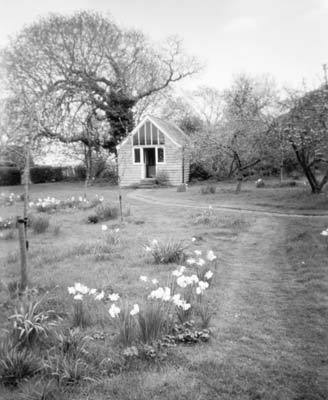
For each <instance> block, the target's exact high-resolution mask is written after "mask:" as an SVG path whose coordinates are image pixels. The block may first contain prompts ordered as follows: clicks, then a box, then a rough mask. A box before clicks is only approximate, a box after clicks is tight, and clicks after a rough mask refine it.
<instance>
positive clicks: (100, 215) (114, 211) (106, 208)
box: [88, 204, 119, 224]
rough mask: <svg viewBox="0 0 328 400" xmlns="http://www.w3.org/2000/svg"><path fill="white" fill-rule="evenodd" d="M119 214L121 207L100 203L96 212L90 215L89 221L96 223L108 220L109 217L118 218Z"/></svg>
mask: <svg viewBox="0 0 328 400" xmlns="http://www.w3.org/2000/svg"><path fill="white" fill-rule="evenodd" d="M118 216H119V209H118V207H117V206H113V205H111V204H100V205H99V206H97V207H96V209H95V212H94V213H93V214H91V215H89V216H88V222H89V223H92V224H96V223H98V222H100V221H108V220H109V219H116V218H118Z"/></svg>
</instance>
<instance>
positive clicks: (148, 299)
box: [68, 225, 216, 347]
mask: <svg viewBox="0 0 328 400" xmlns="http://www.w3.org/2000/svg"><path fill="white" fill-rule="evenodd" d="M102 230H103V231H104V232H105V233H106V232H107V231H108V227H107V226H106V228H105V225H103V226H102ZM194 254H195V257H190V258H188V259H187V260H186V263H187V264H188V267H186V266H183V265H180V266H178V267H177V268H176V269H175V270H174V271H173V272H172V273H171V276H170V279H169V283H168V284H167V285H164V286H162V285H160V282H159V280H158V279H157V278H150V277H148V276H145V275H141V276H140V278H139V280H140V282H142V283H143V284H146V290H147V289H148V290H149V292H148V293H147V292H146V294H145V296H144V298H143V300H142V301H141V303H140V304H138V303H134V304H130V303H128V302H127V301H123V300H122V299H121V297H120V295H119V294H118V293H105V291H104V290H97V289H90V288H88V287H87V286H85V285H83V284H82V283H79V282H78V283H75V284H74V286H71V287H68V292H69V294H70V295H72V297H73V300H74V304H75V312H76V313H80V314H83V312H84V310H83V303H84V302H86V303H88V301H89V300H90V299H92V300H95V301H102V302H103V303H105V304H108V303H110V305H109V306H108V314H109V316H110V318H111V319H112V321H113V323H114V325H115V326H116V328H117V330H118V338H119V342H120V343H121V344H122V345H124V346H125V347H126V346H131V345H132V344H133V343H138V342H141V343H144V344H147V343H148V344H149V343H153V342H154V341H156V340H160V339H161V338H162V337H164V336H165V335H168V334H170V333H171V332H173V331H174V329H176V330H177V329H178V330H180V331H181V329H182V328H181V326H182V325H181V324H185V323H187V322H188V321H190V320H191V323H193V321H192V316H193V315H194V316H195V315H196V311H197V310H199V309H204V307H199V305H200V304H202V301H203V298H204V296H205V293H206V291H207V289H208V288H209V287H210V284H211V281H212V278H213V271H212V270H211V267H212V266H213V262H214V261H215V260H216V255H215V254H214V253H213V251H212V250H209V251H207V252H206V253H204V258H202V257H201V256H202V255H203V254H202V252H201V251H200V250H195V252H194ZM205 265H206V272H205V273H204V275H203V276H202V278H200V277H199V276H198V274H197V267H202V268H204V266H205ZM149 285H151V286H152V287H150V288H149ZM206 309H207V308H206ZM82 317H83V315H82ZM82 317H81V315H80V318H77V320H82V319H83V318H82ZM175 324H180V325H178V326H179V328H177V327H176V325H175ZM81 325H83V324H81ZM180 334H181V332H180Z"/></svg>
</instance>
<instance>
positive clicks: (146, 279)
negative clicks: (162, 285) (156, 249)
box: [139, 275, 148, 282]
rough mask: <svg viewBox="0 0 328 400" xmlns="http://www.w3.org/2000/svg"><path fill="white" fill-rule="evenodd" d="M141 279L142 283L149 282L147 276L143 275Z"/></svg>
mask: <svg viewBox="0 0 328 400" xmlns="http://www.w3.org/2000/svg"><path fill="white" fill-rule="evenodd" d="M139 279H140V280H141V281H142V282H147V281H148V278H147V276H145V275H141V276H140V278H139Z"/></svg>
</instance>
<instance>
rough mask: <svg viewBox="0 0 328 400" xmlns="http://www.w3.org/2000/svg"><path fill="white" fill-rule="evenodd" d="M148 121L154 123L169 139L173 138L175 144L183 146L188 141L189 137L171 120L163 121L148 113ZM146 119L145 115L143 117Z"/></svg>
mask: <svg viewBox="0 0 328 400" xmlns="http://www.w3.org/2000/svg"><path fill="white" fill-rule="evenodd" d="M148 118H149V119H150V121H152V122H153V123H155V125H157V127H158V128H159V129H160V130H162V131H163V133H164V134H165V133H166V134H167V135H168V136H169V137H170V138H171V139H173V140H174V141H175V142H176V143H177V144H179V145H180V146H183V145H185V144H187V143H189V142H190V139H189V137H188V136H187V135H186V134H185V133H184V132H183V130H182V129H180V128H179V127H178V126H177V125H175V124H174V123H172V122H168V121H164V120H162V119H160V118H157V117H154V116H152V115H149V116H148ZM145 119H147V117H146V118H145Z"/></svg>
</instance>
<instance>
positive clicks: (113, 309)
mask: <svg viewBox="0 0 328 400" xmlns="http://www.w3.org/2000/svg"><path fill="white" fill-rule="evenodd" d="M108 312H109V315H110V316H111V317H112V318H115V317H117V316H118V314H119V313H120V312H121V309H120V308H119V307H117V306H116V305H115V304H112V305H111V307H110V309H109V310H108Z"/></svg>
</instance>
